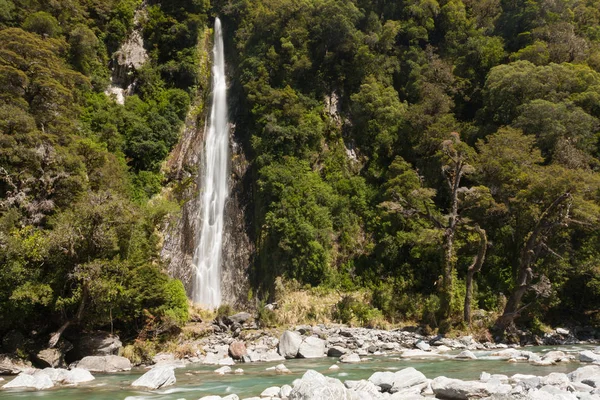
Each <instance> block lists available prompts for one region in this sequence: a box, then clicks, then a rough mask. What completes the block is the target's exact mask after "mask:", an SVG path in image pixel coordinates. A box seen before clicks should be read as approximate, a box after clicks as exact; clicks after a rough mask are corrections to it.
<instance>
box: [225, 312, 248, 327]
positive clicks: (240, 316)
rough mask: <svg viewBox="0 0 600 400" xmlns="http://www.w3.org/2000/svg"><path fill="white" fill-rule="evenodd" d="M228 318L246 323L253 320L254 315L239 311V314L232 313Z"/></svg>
mask: <svg viewBox="0 0 600 400" xmlns="http://www.w3.org/2000/svg"><path fill="white" fill-rule="evenodd" d="M227 318H229V320H230V321H231V322H233V323H234V324H240V325H244V324H245V323H246V322H248V321H250V320H251V318H252V315H250V314H248V313H247V312H239V313H237V314H233V315H230V316H229V317H227Z"/></svg>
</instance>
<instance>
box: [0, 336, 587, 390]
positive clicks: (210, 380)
mask: <svg viewBox="0 0 600 400" xmlns="http://www.w3.org/2000/svg"><path fill="white" fill-rule="evenodd" d="M591 348H594V346H565V347H552V348H550V347H528V348H526V350H529V351H533V352H545V351H549V350H562V351H565V352H573V354H575V355H576V354H577V352H579V351H581V350H583V349H591ZM456 353H458V352H457V351H454V352H452V353H451V354H456ZM474 354H475V355H477V357H479V359H478V360H453V359H435V360H423V359H421V360H407V359H400V358H398V356H397V355H387V356H374V357H372V358H370V359H368V360H365V361H363V362H361V363H360V364H338V365H339V366H340V369H339V370H336V371H331V370H329V369H328V368H329V367H330V366H331V365H332V364H335V363H336V362H337V358H331V357H325V358H319V359H312V360H306V359H297V360H287V361H285V365H286V366H287V367H288V368H289V369H290V370H291V371H292V373H291V374H287V375H277V374H276V373H275V372H272V371H266V370H265V369H266V368H267V367H270V366H274V365H275V364H278V363H252V364H238V365H236V366H233V367H232V368H233V369H235V368H243V369H244V374H243V375H224V376H220V375H216V374H215V373H214V372H213V371H214V370H215V369H217V368H218V367H217V366H208V365H196V364H190V365H188V367H187V368H182V369H176V370H175V376H176V378H177V383H176V384H175V385H174V386H170V387H168V388H165V389H159V390H153V391H146V390H135V389H133V388H131V386H130V385H131V383H132V382H133V381H134V380H135V379H137V378H138V377H139V376H141V375H142V374H143V373H144V372H145V370H143V369H136V370H134V371H131V372H126V373H120V374H107V375H102V374H95V376H96V380H95V381H92V382H90V383H89V384H84V385H80V386H77V387H59V388H56V389H49V390H44V391H39V392H33V391H26V392H17V391H0V398H11V399H38V398H39V399H43V400H76V399H85V400H117V399H118V400H123V399H126V400H143V399H144V400H145V399H148V400H177V399H186V400H197V399H198V398H201V397H204V396H209V395H219V396H225V395H227V394H231V393H236V394H238V395H239V396H240V398H242V399H243V398H245V397H251V396H258V395H260V393H261V392H262V391H263V390H264V389H266V388H267V387H270V386H282V385H284V384H290V385H291V383H292V381H293V380H294V379H296V378H300V377H301V376H302V375H303V374H304V372H305V371H306V370H307V369H314V370H316V371H319V372H321V373H322V374H324V375H327V376H331V377H333V378H337V379H340V380H341V381H346V380H349V379H367V378H368V377H369V376H371V374H372V373H373V372H376V371H394V370H398V369H402V368H406V367H414V368H416V369H417V370H419V371H421V372H422V373H424V374H425V376H427V377H428V378H431V379H433V378H435V377H437V376H441V375H443V376H446V377H449V378H458V379H479V375H480V374H481V372H482V371H486V372H489V373H492V374H494V373H497V374H506V375H509V376H510V375H513V374H516V373H520V374H532V375H548V374H549V373H551V372H564V373H567V372H570V371H572V370H575V369H577V368H579V367H581V366H583V365H585V364H581V363H579V362H571V363H562V364H558V365H553V366H546V367H541V366H533V365H531V364H528V363H526V362H524V363H509V362H507V361H505V360H498V359H496V358H494V357H490V356H489V354H490V352H483V351H479V352H478V351H474ZM5 379H6V380H7V381H8V380H9V379H12V378H11V377H5Z"/></svg>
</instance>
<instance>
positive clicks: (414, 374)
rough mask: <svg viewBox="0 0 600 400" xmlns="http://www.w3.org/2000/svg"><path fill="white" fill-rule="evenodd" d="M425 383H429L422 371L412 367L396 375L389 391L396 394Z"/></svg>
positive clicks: (397, 372)
mask: <svg viewBox="0 0 600 400" xmlns="http://www.w3.org/2000/svg"><path fill="white" fill-rule="evenodd" d="M425 382H427V377H426V376H425V375H423V374H422V373H421V372H420V371H417V370H416V369H414V368H412V367H409V368H404V369H401V370H400V371H396V372H395V373H394V382H393V383H392V387H391V388H390V389H389V391H390V393H396V392H400V391H401V390H403V389H406V388H409V387H412V386H416V385H420V384H422V383H425Z"/></svg>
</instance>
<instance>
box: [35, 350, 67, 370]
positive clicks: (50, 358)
mask: <svg viewBox="0 0 600 400" xmlns="http://www.w3.org/2000/svg"><path fill="white" fill-rule="evenodd" d="M35 360H36V361H37V364H39V365H40V366H41V367H44V368H46V367H50V368H60V367H65V366H66V364H65V355H64V354H63V352H62V351H61V350H59V349H57V348H52V349H44V350H41V351H40V352H39V353H37V355H36V356H35Z"/></svg>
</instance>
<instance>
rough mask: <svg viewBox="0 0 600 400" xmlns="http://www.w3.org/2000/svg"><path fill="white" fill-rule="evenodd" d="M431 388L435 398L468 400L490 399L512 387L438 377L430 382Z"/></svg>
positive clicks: (505, 392)
mask: <svg viewBox="0 0 600 400" xmlns="http://www.w3.org/2000/svg"><path fill="white" fill-rule="evenodd" d="M431 388H432V389H433V393H435V395H436V397H438V398H442V399H451V400H454V399H455V400H468V399H470V398H483V397H490V396H492V395H493V394H496V393H498V394H507V393H508V392H509V391H510V390H511V389H512V387H511V386H510V385H503V384H490V383H489V382H479V381H461V380H459V379H450V378H446V377H445V376H440V377H437V378H435V379H434V380H433V381H431Z"/></svg>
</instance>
